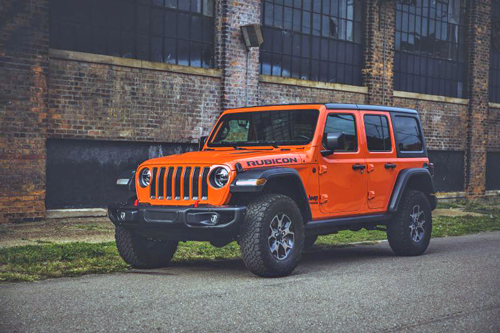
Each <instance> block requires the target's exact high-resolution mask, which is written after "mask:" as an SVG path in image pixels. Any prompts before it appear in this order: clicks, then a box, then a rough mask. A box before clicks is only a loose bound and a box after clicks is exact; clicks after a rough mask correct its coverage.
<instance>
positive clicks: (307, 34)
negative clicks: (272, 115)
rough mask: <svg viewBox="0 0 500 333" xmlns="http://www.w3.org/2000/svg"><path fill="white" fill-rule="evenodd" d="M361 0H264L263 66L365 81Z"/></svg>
mask: <svg viewBox="0 0 500 333" xmlns="http://www.w3.org/2000/svg"><path fill="white" fill-rule="evenodd" d="M362 4H363V1H361V0H268V1H264V0H262V33H263V36H264V44H263V45H262V47H261V54H260V62H261V65H260V66H261V67H260V72H261V74H265V75H274V76H282V77H291V78H296V79H302V80H312V81H324V82H338V83H345V84H352V85H361V83H362V82H361V67H362V66H363V49H362V36H363V25H362V9H363V5H362Z"/></svg>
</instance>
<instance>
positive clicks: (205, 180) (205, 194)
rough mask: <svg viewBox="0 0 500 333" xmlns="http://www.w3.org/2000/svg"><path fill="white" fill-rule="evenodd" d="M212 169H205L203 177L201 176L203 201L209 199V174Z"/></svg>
mask: <svg viewBox="0 0 500 333" xmlns="http://www.w3.org/2000/svg"><path fill="white" fill-rule="evenodd" d="M209 171H210V168H204V169H203V175H202V176H201V200H207V199H208V172H209Z"/></svg>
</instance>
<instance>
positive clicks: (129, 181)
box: [116, 170, 135, 193]
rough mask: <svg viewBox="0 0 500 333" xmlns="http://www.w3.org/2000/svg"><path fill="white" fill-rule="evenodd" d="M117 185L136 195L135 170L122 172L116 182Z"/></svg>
mask: <svg viewBox="0 0 500 333" xmlns="http://www.w3.org/2000/svg"><path fill="white" fill-rule="evenodd" d="M116 185H117V186H119V187H120V188H122V189H124V190H127V191H129V192H133V193H135V170H129V171H125V172H122V173H121V174H120V177H118V179H117V180H116Z"/></svg>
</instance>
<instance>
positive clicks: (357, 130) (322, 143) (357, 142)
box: [321, 111, 361, 157]
mask: <svg viewBox="0 0 500 333" xmlns="http://www.w3.org/2000/svg"><path fill="white" fill-rule="evenodd" d="M337 115H344V116H346V115H347V116H351V117H352V118H353V120H354V134H355V136H356V150H340V151H339V150H335V151H334V152H333V154H332V155H331V156H330V157H333V156H335V155H336V154H359V153H360V152H361V149H360V147H361V145H360V143H359V132H360V131H359V128H358V126H359V124H358V116H359V112H358V111H353V112H346V111H341V112H336V111H333V112H328V113H327V114H326V118H325V125H324V127H323V133H322V137H321V149H322V150H326V147H325V146H324V139H325V134H326V133H327V132H326V126H327V124H328V118H329V117H330V116H337ZM330 133H333V132H330Z"/></svg>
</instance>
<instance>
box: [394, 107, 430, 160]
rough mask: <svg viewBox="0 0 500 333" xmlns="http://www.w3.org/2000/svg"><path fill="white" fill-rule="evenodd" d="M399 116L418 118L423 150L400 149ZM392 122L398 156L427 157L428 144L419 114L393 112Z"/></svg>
mask: <svg viewBox="0 0 500 333" xmlns="http://www.w3.org/2000/svg"><path fill="white" fill-rule="evenodd" d="M397 117H404V118H413V119H415V120H416V122H417V125H418V131H419V132H420V137H421V139H422V150H421V151H401V150H400V149H399V138H398V135H397V123H396V118H397ZM391 122H392V128H393V134H394V142H395V147H396V153H397V157H400V158H413V157H427V144H426V142H425V136H424V131H423V128H422V123H421V121H420V117H419V116H418V115H410V114H407V113H402V112H391Z"/></svg>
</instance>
